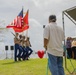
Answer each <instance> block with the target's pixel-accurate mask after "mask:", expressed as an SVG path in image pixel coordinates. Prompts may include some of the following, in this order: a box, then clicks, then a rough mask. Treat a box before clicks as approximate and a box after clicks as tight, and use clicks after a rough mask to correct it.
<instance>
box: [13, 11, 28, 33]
mask: <svg viewBox="0 0 76 75" xmlns="http://www.w3.org/2000/svg"><path fill="white" fill-rule="evenodd" d="M28 12H29V11H28V10H27V12H26V14H25V16H24V18H23V20H22V26H21V28H18V27H14V28H13V29H14V31H15V32H23V31H24V30H27V29H28V28H29V23H28Z"/></svg>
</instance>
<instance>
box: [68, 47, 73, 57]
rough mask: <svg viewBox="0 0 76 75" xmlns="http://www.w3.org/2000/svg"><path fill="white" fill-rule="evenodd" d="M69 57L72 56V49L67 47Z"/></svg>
mask: <svg viewBox="0 0 76 75" xmlns="http://www.w3.org/2000/svg"><path fill="white" fill-rule="evenodd" d="M67 58H72V49H71V48H67Z"/></svg>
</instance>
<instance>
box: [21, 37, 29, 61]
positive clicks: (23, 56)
mask: <svg viewBox="0 0 76 75" xmlns="http://www.w3.org/2000/svg"><path fill="white" fill-rule="evenodd" d="M22 47H23V54H22V59H23V60H25V59H26V57H27V54H28V51H27V50H26V38H25V36H23V37H22Z"/></svg>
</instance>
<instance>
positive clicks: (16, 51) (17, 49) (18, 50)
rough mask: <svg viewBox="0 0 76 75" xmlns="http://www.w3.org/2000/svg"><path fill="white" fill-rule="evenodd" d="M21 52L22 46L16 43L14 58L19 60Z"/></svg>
mask: <svg viewBox="0 0 76 75" xmlns="http://www.w3.org/2000/svg"><path fill="white" fill-rule="evenodd" d="M21 53H22V48H21V47H20V45H19V44H15V50H14V60H15V61H17V57H18V59H20V58H21Z"/></svg>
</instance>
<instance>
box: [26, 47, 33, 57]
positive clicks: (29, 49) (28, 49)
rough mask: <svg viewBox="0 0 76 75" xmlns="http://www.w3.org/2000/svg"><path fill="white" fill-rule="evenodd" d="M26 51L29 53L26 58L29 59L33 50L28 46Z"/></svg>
mask: <svg viewBox="0 0 76 75" xmlns="http://www.w3.org/2000/svg"><path fill="white" fill-rule="evenodd" d="M26 50H27V52H28V53H27V55H26V56H27V57H29V56H30V55H31V54H32V52H33V50H32V49H31V48H30V47H28V46H27V47H26Z"/></svg>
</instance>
